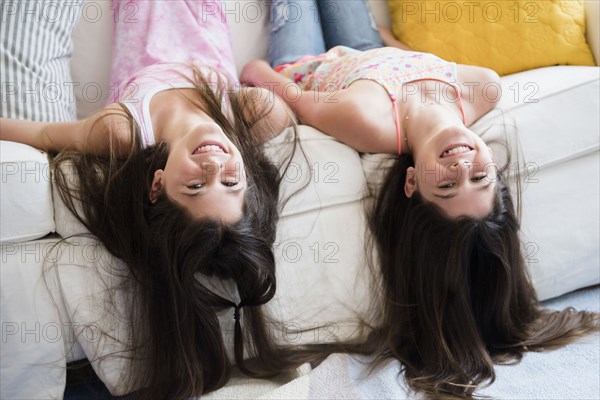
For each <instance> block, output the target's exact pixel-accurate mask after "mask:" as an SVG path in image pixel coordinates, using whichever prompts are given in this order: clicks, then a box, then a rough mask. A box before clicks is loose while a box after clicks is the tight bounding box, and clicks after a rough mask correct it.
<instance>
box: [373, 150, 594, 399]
mask: <svg viewBox="0 0 600 400" xmlns="http://www.w3.org/2000/svg"><path fill="white" fill-rule="evenodd" d="M409 166H414V161H413V159H412V157H410V156H400V157H399V159H398V160H397V161H396V162H395V163H394V166H393V167H392V169H391V170H390V171H389V173H388V175H387V177H386V180H385V183H384V185H383V187H384V188H385V190H382V191H381V192H380V193H379V197H378V198H377V199H376V203H375V205H374V209H373V210H372V212H371V213H370V216H369V224H370V230H371V234H372V237H371V241H372V242H374V248H375V249H376V250H377V252H378V260H377V261H378V263H379V267H378V268H379V271H377V273H380V274H381V275H380V279H379V281H380V287H379V288H378V289H379V291H380V295H381V298H382V299H383V300H382V302H383V310H382V321H383V322H382V325H381V326H380V327H379V328H378V329H377V330H376V331H375V332H374V333H373V334H372V336H371V345H372V346H374V349H375V351H376V353H377V354H378V356H379V358H378V359H379V360H380V361H381V360H383V359H386V358H390V357H392V358H396V359H398V360H400V361H401V362H402V363H403V368H404V372H405V378H406V381H407V383H408V385H409V387H410V388H411V389H413V390H415V391H417V392H421V393H424V394H425V395H427V396H428V397H429V398H471V397H472V396H473V395H474V391H475V390H476V389H477V387H478V386H479V385H481V384H485V383H491V382H493V381H494V378H495V375H494V366H493V363H511V362H518V361H520V359H521V358H522V355H523V352H525V351H541V350H545V349H549V348H553V347H557V346H561V345H564V344H567V343H569V342H572V341H573V340H575V339H577V338H579V337H581V336H583V335H585V334H587V333H590V332H592V331H595V330H597V329H598V326H597V319H598V315H597V314H594V313H590V312H582V311H575V310H574V309H572V308H568V309H566V310H563V311H548V310H545V309H543V308H542V307H541V306H540V304H539V303H538V301H537V298H536V293H535V290H534V288H533V286H532V284H531V282H530V279H529V277H528V274H527V270H526V265H525V262H524V258H523V255H522V252H521V251H522V250H521V249H522V247H521V242H520V241H519V234H518V232H519V220H518V218H517V215H516V213H515V207H514V205H513V200H512V198H511V195H510V193H509V189H508V187H507V185H506V184H505V183H504V182H503V181H502V177H501V175H502V174H501V171H499V174H498V176H499V178H498V179H499V180H498V181H497V185H496V198H495V202H494V207H493V211H492V212H491V213H490V215H488V216H487V217H486V218H484V219H481V220H478V219H473V218H460V219H458V220H451V219H449V218H447V217H446V216H445V215H444V214H443V212H442V211H441V209H439V208H438V207H437V206H435V205H433V204H431V203H426V202H424V201H423V200H422V198H421V197H420V196H419V194H418V193H415V194H414V195H413V196H412V197H411V198H407V197H406V196H405V194H404V188H403V185H402V184H400V183H399V182H404V181H405V177H406V169H407V168H408V167H409Z"/></svg>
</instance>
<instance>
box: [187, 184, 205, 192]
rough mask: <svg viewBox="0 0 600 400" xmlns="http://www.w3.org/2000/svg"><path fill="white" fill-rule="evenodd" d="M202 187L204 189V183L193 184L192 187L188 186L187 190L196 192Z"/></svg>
mask: <svg viewBox="0 0 600 400" xmlns="http://www.w3.org/2000/svg"><path fill="white" fill-rule="evenodd" d="M203 187H204V183H195V184H193V185H189V186H188V189H192V190H198V189H202V188H203Z"/></svg>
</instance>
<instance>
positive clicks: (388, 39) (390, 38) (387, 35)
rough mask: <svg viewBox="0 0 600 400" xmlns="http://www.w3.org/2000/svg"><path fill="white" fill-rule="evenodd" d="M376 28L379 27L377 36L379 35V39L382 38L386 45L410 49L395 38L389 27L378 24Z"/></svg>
mask: <svg viewBox="0 0 600 400" xmlns="http://www.w3.org/2000/svg"><path fill="white" fill-rule="evenodd" d="M377 28H378V29H379V36H381V40H383V44H385V45H386V46H389V47H397V48H399V49H402V50H412V49H411V48H410V47H408V46H407V45H405V44H404V43H402V42H400V41H399V40H398V39H396V37H395V36H394V34H393V33H392V31H391V30H390V29H389V28H387V27H385V26H378V27H377Z"/></svg>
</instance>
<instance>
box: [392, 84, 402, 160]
mask: <svg viewBox="0 0 600 400" xmlns="http://www.w3.org/2000/svg"><path fill="white" fill-rule="evenodd" d="M390 98H391V99H392V107H393V108H394V123H395V124H396V136H398V154H402V134H401V133H400V115H399V114H398V107H397V105H396V96H390Z"/></svg>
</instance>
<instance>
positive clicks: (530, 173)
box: [0, 0, 600, 399]
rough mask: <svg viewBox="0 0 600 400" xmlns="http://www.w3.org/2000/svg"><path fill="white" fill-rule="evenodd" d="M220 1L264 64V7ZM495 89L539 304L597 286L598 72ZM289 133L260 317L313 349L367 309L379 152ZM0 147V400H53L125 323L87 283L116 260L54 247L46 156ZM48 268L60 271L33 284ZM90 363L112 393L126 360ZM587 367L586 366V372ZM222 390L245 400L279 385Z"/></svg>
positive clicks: (104, 30)
mask: <svg viewBox="0 0 600 400" xmlns="http://www.w3.org/2000/svg"><path fill="white" fill-rule="evenodd" d="M88 2H89V3H93V5H94V8H96V7H98V9H100V10H101V12H102V13H101V17H100V18H97V19H96V18H93V19H90V18H88V19H87V20H85V19H82V20H80V22H79V25H78V26H77V28H76V31H75V33H74V35H73V39H74V43H75V50H74V54H73V58H72V63H71V65H72V76H73V81H75V82H79V83H80V84H81V85H80V87H84V86H85V85H86V84H88V83H93V84H94V85H93V86H94V87H101V88H102V89H103V92H102V96H100V97H97V98H96V96H95V97H94V99H93V100H94V101H86V96H85V95H84V93H83V92H82V91H79V92H77V91H76V95H77V112H78V115H79V116H80V117H83V116H86V115H88V114H89V113H91V112H93V111H94V110H96V109H98V108H99V107H100V106H101V105H102V104H103V103H104V100H105V99H106V97H107V96H108V93H109V87H108V85H109V84H108V79H109V68H110V57H111V48H110V43H111V24H112V18H111V11H110V8H109V7H110V6H109V3H108V2H105V1H101V2H91V1H88ZM370 3H371V5H372V8H373V12H374V15H375V18H376V20H377V21H378V22H379V23H380V24H384V25H389V17H388V14H387V5H386V2H385V1H381V0H371V1H370ZM223 5H224V7H226V10H227V11H228V18H229V24H230V26H231V29H232V32H233V40H234V43H233V44H234V52H235V56H236V63H237V67H238V70H239V69H240V68H241V67H242V66H243V65H244V63H245V62H247V61H249V60H250V59H253V58H265V56H266V46H267V37H268V25H267V23H268V12H267V8H266V6H265V4H264V2H262V1H233V0H228V1H224V2H223ZM586 7H587V11H586V12H587V17H588V18H587V24H588V25H587V26H588V31H587V35H588V42H589V44H590V46H591V48H592V50H593V53H594V56H595V58H596V60H599V56H600V50H599V45H600V38H599V30H598V29H599V26H600V21H599V15H598V13H599V3H598V2H595V1H590V2H586ZM502 85H503V92H504V96H503V97H502V100H501V102H500V104H499V108H500V109H501V110H503V111H504V115H501V114H500V113H492V114H491V115H489V116H487V117H485V118H484V119H483V120H482V121H481V123H479V124H478V126H479V127H483V126H485V125H487V124H488V123H496V124H502V123H504V122H506V121H510V122H509V123H510V124H512V123H513V122H514V124H515V125H516V127H517V131H518V136H519V138H520V143H521V145H522V150H523V156H524V158H522V159H520V161H519V167H520V168H521V169H524V170H525V171H526V173H524V174H523V177H524V178H525V179H527V182H526V183H525V184H524V192H523V202H524V204H523V206H524V207H523V243H524V247H525V251H526V255H527V261H528V266H529V268H530V273H531V275H532V278H533V281H534V285H535V287H536V289H537V291H538V294H539V297H540V299H542V300H544V299H549V298H552V297H556V296H559V295H562V294H564V293H567V292H571V291H573V290H576V289H579V288H582V287H586V286H591V285H596V284H598V283H600V265H599V264H600V254H599V245H598V243H599V242H600V241H599V231H598V226H599V224H600V217H599V199H600V193H599V192H600V190H599V186H600V182H599V181H600V179H599V152H598V150H599V147H600V144H599V132H600V121H599V113H600V105H599V101H600V69H599V68H598V67H577V66H557V67H547V68H541V69H536V70H531V71H525V72H521V73H517V74H513V75H509V76H506V77H503V78H502ZM89 99H90V97H89V95H88V96H87V100H89ZM300 133H301V136H302V139H303V143H304V146H305V149H306V152H307V154H308V156H309V158H310V160H309V165H308V166H307V165H305V163H303V162H302V160H298V161H297V163H296V164H295V165H296V167H297V168H295V169H293V172H294V174H292V175H289V176H288V177H287V178H286V179H285V182H286V184H285V187H284V190H283V191H284V193H290V192H291V191H292V190H293V188H294V187H295V185H298V184H301V183H302V182H303V181H304V180H303V179H304V178H306V177H308V178H309V179H310V184H309V186H308V188H307V189H306V190H304V191H302V192H301V193H300V194H299V195H297V196H295V197H293V198H292V200H291V202H290V203H289V204H288V205H287V206H286V207H285V208H284V210H283V212H282V218H281V223H280V225H279V230H278V237H277V243H276V245H275V255H276V258H277V268H278V292H277V294H276V296H275V299H274V300H273V301H272V302H270V304H269V305H268V306H267V308H268V310H269V312H270V314H271V315H272V316H273V318H274V319H275V320H277V321H279V322H277V324H278V328H282V330H281V329H280V330H277V329H275V330H274V331H277V332H279V334H280V335H282V336H281V337H280V339H281V340H286V341H288V342H311V341H321V342H322V341H326V340H331V339H333V338H335V337H342V338H345V337H349V336H351V335H352V332H353V326H354V325H353V323H352V322H351V321H352V318H353V316H354V315H355V313H356V312H358V313H359V314H362V315H363V316H365V315H364V313H365V312H366V309H367V308H366V306H367V305H368V304H369V302H370V296H369V292H368V290H367V288H368V274H367V271H366V268H365V265H366V261H365V252H364V237H365V221H364V200H365V198H366V197H368V196H369V190H368V185H367V182H368V181H369V182H370V183H373V181H374V180H376V179H379V176H380V171H378V169H377V166H378V165H379V162H380V161H381V159H382V157H381V156H377V155H367V156H362V157H361V155H359V154H358V153H356V152H355V151H353V150H352V149H350V148H348V147H347V146H345V145H343V144H341V143H339V142H337V141H335V140H334V139H332V138H330V137H328V136H325V135H323V134H322V133H320V132H317V131H316V130H314V129H312V128H309V127H302V128H301V132H300ZM282 145H285V135H282V136H280V137H279V138H276V139H274V140H273V142H272V143H270V151H271V154H273V157H274V158H275V159H276V158H277V153H278V150H277V149H278V147H279V146H282ZM0 151H1V158H0V161H1V163H2V181H1V182H0V185H1V186H0V188H1V193H2V201H1V210H0V211H1V221H2V222H1V240H2V247H1V249H0V255H1V257H2V264H1V269H0V274H1V299H2V304H1V311H2V313H1V316H0V318H1V322H2V343H1V346H2V347H1V361H0V363H1V364H0V374H1V375H0V382H1V383H0V385H1V393H0V398H3V399H4V398H11V399H12V398H28V399H30V398H31V399H32V398H44V399H45V398H61V397H62V393H63V389H64V383H65V376H66V373H65V368H64V367H65V365H66V363H67V362H69V361H74V360H78V359H82V358H86V357H87V358H89V359H90V360H95V359H96V357H97V356H98V355H102V354H107V353H108V352H109V351H111V350H114V349H116V350H118V346H117V345H116V344H115V343H114V342H110V341H109V340H106V339H105V338H101V337H99V336H98V331H97V330H95V329H96V328H99V327H103V328H105V329H108V330H109V331H112V332H114V331H115V329H116V330H117V331H118V330H120V329H126V328H125V327H123V326H121V325H120V324H119V320H118V318H116V317H114V316H113V317H114V318H112V319H111V318H107V316H106V315H99V314H98V311H97V310H98V307H97V306H98V303H97V302H98V301H101V300H102V294H101V293H98V286H97V285H96V283H97V281H95V279H99V278H102V277H103V275H101V274H98V273H96V272H93V273H91V272H90V271H92V270H93V271H97V270H100V269H101V268H99V267H100V266H102V265H106V263H111V262H115V260H111V259H110V257H107V256H106V253H105V252H103V249H102V248H101V247H98V246H97V245H95V244H94V243H93V242H92V241H88V240H84V239H80V238H79V239H72V240H70V241H69V243H63V244H62V245H61V247H60V248H55V247H53V245H54V244H55V243H57V242H58V241H59V240H60V238H61V237H68V236H69V235H70V234H73V233H77V232H78V229H79V227H78V226H77V224H75V223H74V221H73V219H72V217H71V216H70V215H69V214H68V213H67V212H66V211H65V208H64V205H62V204H61V202H60V201H59V200H58V199H57V198H56V196H55V194H53V192H52V185H51V174H50V169H49V167H48V162H47V159H46V157H45V154H43V153H40V152H39V151H36V150H35V149H32V148H30V147H28V146H24V145H19V144H16V143H11V142H2V143H1V146H0ZM295 172H298V174H299V175H295ZM299 177H301V178H299ZM49 265H50V266H52V265H56V266H57V267H58V268H50V271H51V273H46V274H45V275H44V274H43V271H44V268H46V271H48V269H47V268H48V266H49ZM82 266H84V267H90V268H87V269H86V268H82ZM222 323H223V326H224V327H225V331H226V333H225V334H227V330H228V329H231V326H232V318H231V315H224V316H223V318H222ZM227 327H229V328H227ZM298 327H304V328H308V327H317V328H318V329H316V330H314V331H313V332H311V333H310V334H304V335H298V334H296V333H294V330H295V328H298ZM115 346H116V347H115ZM93 367H94V369H95V370H96V373H97V374H98V376H99V377H100V378H101V379H102V380H103V381H104V383H105V384H106V385H107V387H108V388H109V389H110V390H111V391H112V392H113V394H122V391H123V390H122V388H121V387H119V386H118V384H117V383H118V377H119V376H120V368H126V367H127V365H126V364H120V361H119V360H114V361H112V362H111V361H109V362H103V363H100V362H94V363H93ZM592 367H593V368H596V370H597V369H598V365H597V364H592ZM592 370H593V369H592ZM234 382H237V383H236V385H238V386H235V387H236V388H241V389H240V390H242V391H243V392H244V394H245V397H247V398H252V397H256V396H258V394H264V393H265V392H267V391H268V390H271V389H274V388H276V387H277V386H279V385H281V384H282V382H281V381H271V382H266V383H256V382H254V381H252V382H250V381H244V380H241V381H240V380H237V381H235V380H234ZM239 382H244V385H241V386H239V385H240V384H239ZM253 390H255V391H253ZM219 393H221V395H222V397H223V398H226V397H231V396H232V394H231V393H232V392H227V388H225V389H223V390H222V391H220V392H216V393H214V394H212V395H211V397H215V398H218V397H219V396H220V395H219ZM307 393H308V392H307ZM238 394H239V393H238ZM282 396H283V395H282ZM305 396H308V394H302V393H295V396H292V397H295V398H303V397H305Z"/></svg>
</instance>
